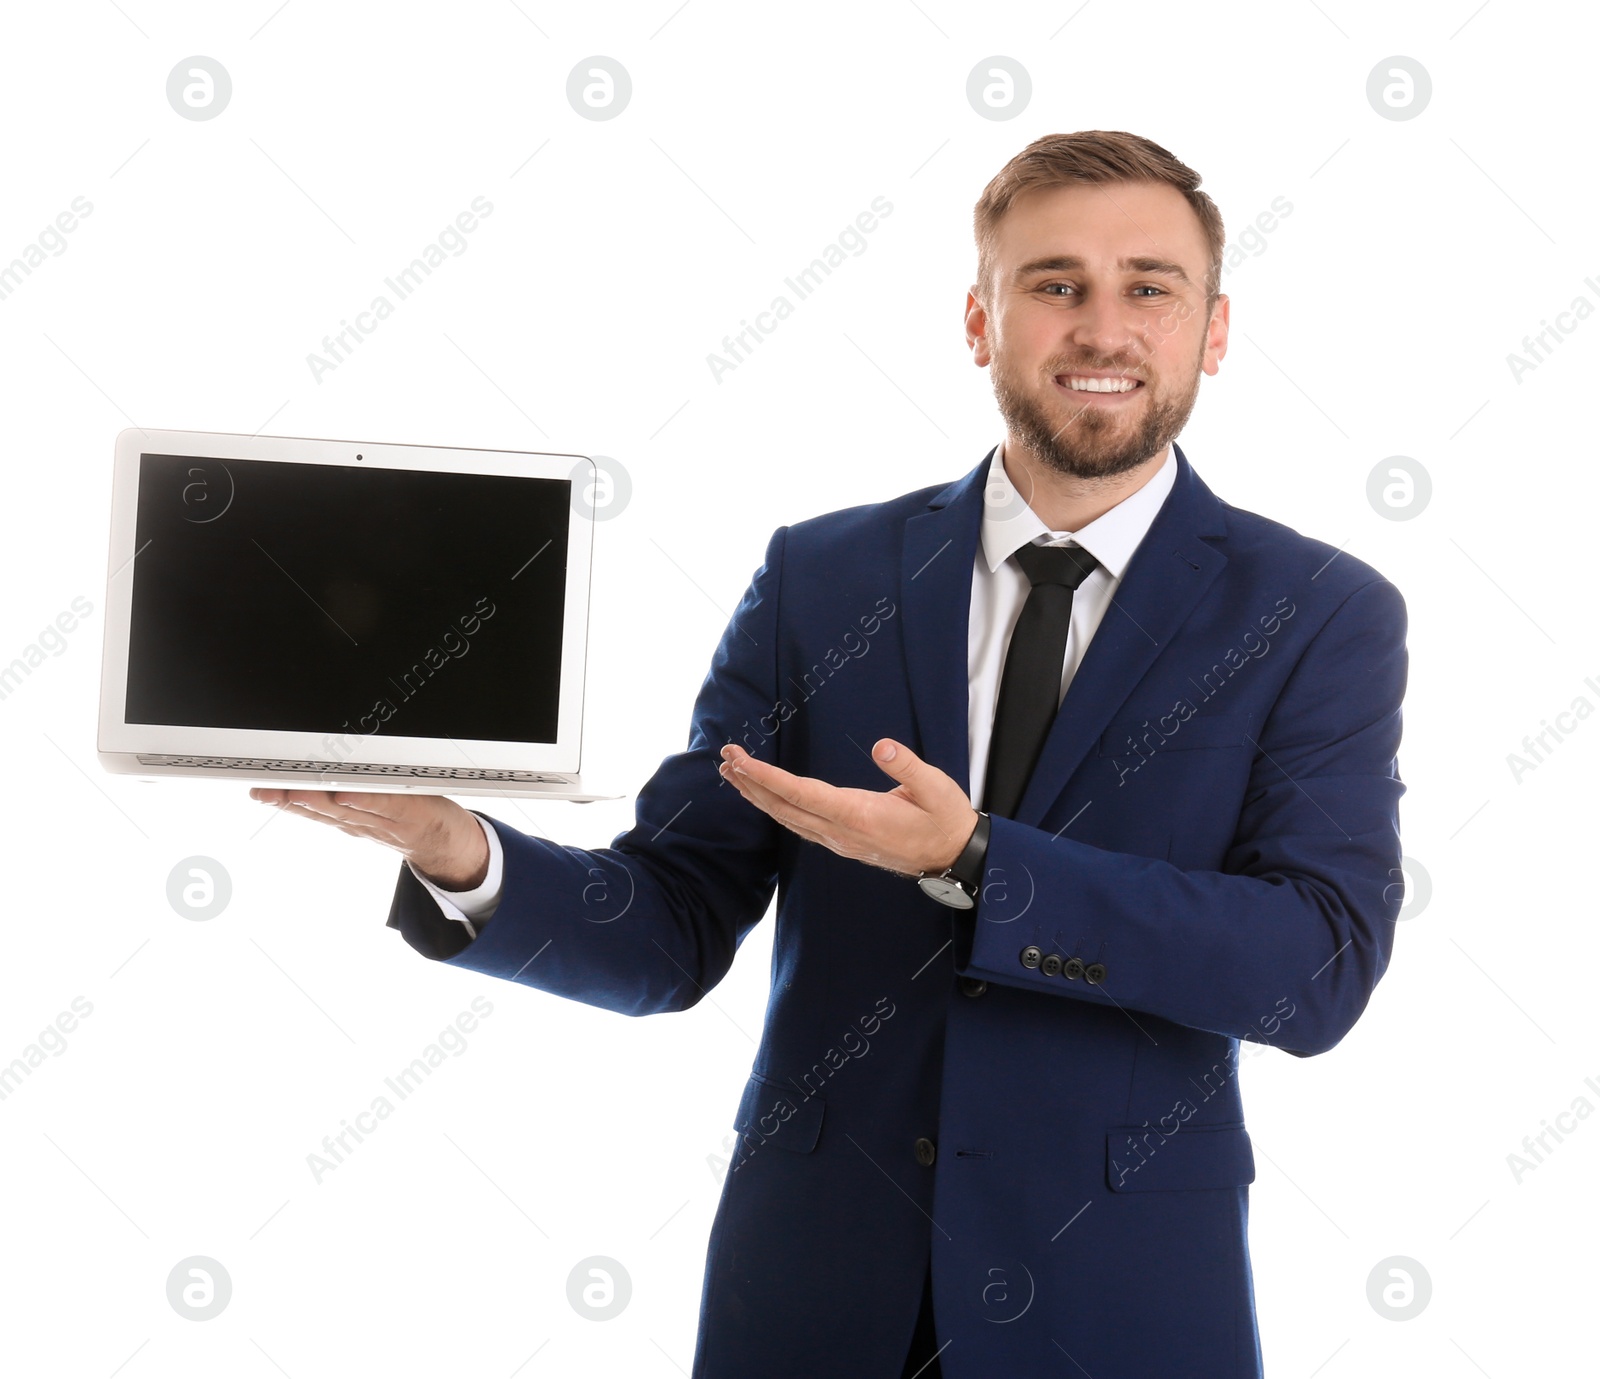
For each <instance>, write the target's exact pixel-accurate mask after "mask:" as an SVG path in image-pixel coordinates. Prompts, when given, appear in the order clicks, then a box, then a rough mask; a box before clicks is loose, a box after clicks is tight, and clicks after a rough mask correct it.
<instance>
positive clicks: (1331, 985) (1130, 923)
mask: <svg viewBox="0 0 1600 1379" xmlns="http://www.w3.org/2000/svg"><path fill="white" fill-rule="evenodd" d="M1405 633H1406V612H1405V603H1404V601H1403V600H1402V598H1401V596H1400V593H1399V591H1398V590H1397V589H1396V588H1395V587H1394V586H1393V585H1392V584H1390V583H1388V582H1387V581H1385V580H1377V581H1374V582H1372V583H1369V584H1366V585H1363V586H1361V587H1360V588H1358V589H1357V590H1355V591H1354V592H1352V593H1351V594H1350V595H1348V596H1347V597H1346V598H1345V600H1344V601H1343V603H1341V604H1340V605H1339V606H1338V608H1337V609H1336V610H1335V611H1334V613H1333V614H1332V616H1330V617H1329V619H1328V620H1327V621H1326V622H1325V623H1324V624H1323V626H1322V627H1321V628H1320V629H1319V630H1318V632H1317V635H1316V636H1315V637H1314V638H1313V639H1312V641H1311V642H1310V644H1309V645H1308V646H1307V647H1306V649H1305V651H1304V652H1303V653H1302V655H1301V657H1300V660H1299V662H1298V664H1297V665H1296V666H1295V669H1294V670H1293V671H1292V672H1291V673H1290V675H1289V678H1288V680H1287V681H1286V682H1285V684H1284V687H1283V689H1282V691H1281V692H1280V694H1279V696H1278V699H1277V701H1276V703H1275V704H1274V705H1273V708H1272V710H1271V712H1270V713H1269V714H1268V715H1267V718H1266V721H1265V722H1264V724H1263V726H1262V728H1261V730H1260V737H1259V739H1258V740H1257V742H1256V751H1255V756H1254V762H1253V765H1252V768H1251V774H1250V778H1249V783H1248V786H1247V788H1246V792H1245V795H1244V800H1243V807H1242V809H1241V810H1240V815H1239V823H1238V828H1237V830H1236V832H1235V834H1234V838H1233V842H1232V845H1231V847H1230V848H1229V850H1228V852H1227V855H1226V857H1225V859H1224V861H1223V865H1222V868H1221V870H1219V871H1187V870H1180V869H1179V868H1178V867H1175V866H1173V865H1172V864H1171V863H1169V862H1165V861H1159V860H1155V859H1151V858H1147V857H1140V856H1135V855H1133V854H1131V853H1120V852H1111V851H1107V850H1104V849H1101V848H1097V847H1093V846H1091V845H1089V844H1086V843H1079V842H1073V841H1070V840H1068V839H1066V838H1057V837H1053V836H1052V835H1051V834H1049V833H1047V832H1045V831H1044V830H1042V829H1038V828H1032V827H1029V826H1027V825H1024V824H1019V823H1016V822H1015V821H1013V820H1010V819H1000V818H997V819H995V820H994V821H993V825H992V832H991V835H990V840H989V852H988V857H987V859H986V862H985V876H986V883H987V884H986V885H985V886H984V888H983V891H982V894H981V895H980V897H979V901H978V905H977V907H976V908H975V909H974V910H969V911H965V912H958V913H957V915H956V917H955V921H954V923H955V961H956V970H957V972H958V973H961V974H962V975H970V976H974V977H982V978H986V979H988V980H991V981H998V982H1002V983H1006V984H1008V985H1013V986H1020V987H1025V988H1027V989H1029V990H1035V991H1041V992H1046V993H1048V994H1050V995H1054V996H1060V997H1062V998H1064V999H1067V1000H1078V1001H1091V1002H1095V1003H1097V1004H1104V1005H1108V1006H1119V1007H1122V1008H1123V1009H1124V1010H1126V1011H1128V1012H1129V1013H1130V1015H1132V1016H1133V1017H1134V1018H1135V1019H1136V1018H1137V1013H1138V1012H1140V1011H1146V1012H1149V1013H1150V1014H1152V1015H1156V1016H1160V1017H1162V1018H1164V1019H1167V1020H1171V1021H1175V1022H1176V1023H1178V1024H1181V1025H1187V1026H1190V1027H1192V1028H1196V1029H1203V1030H1209V1031H1212V1032H1214V1033H1218V1034H1225V1035H1230V1036H1232V1037H1235V1038H1239V1039H1251V1040H1254V1041H1255V1042H1258V1043H1265V1044H1271V1045H1274V1046H1276V1047H1279V1048H1282V1049H1284V1050H1285V1051H1287V1052H1290V1053H1296V1054H1300V1055H1310V1054H1316V1053H1322V1052H1325V1051H1326V1050H1328V1049H1331V1048H1332V1047H1333V1046H1334V1045H1335V1044H1337V1043H1338V1042H1339V1040H1340V1039H1342V1038H1343V1037H1344V1036H1345V1034H1346V1033H1348V1032H1349V1030H1350V1028H1351V1027H1352V1026H1353V1025H1354V1024H1355V1022H1356V1020H1357V1019H1358V1018H1359V1016H1360V1015H1361V1012H1362V1011H1363V1010H1364V1009H1365V1008H1366V1004H1367V1001H1368V998H1369V997H1370V996H1371V994H1372V990H1373V988H1374V987H1375V986H1376V985H1377V983H1378V979H1379V978H1380V977H1382V975H1383V973H1384V969H1385V968H1386V967H1387V966H1388V962H1389V955H1390V952H1391V950H1392V947H1393V944H1394V926H1395V920H1396V918H1397V916H1398V914H1399V909H1400V904H1401V899H1402V895H1401V891H1402V887H1401V885H1400V883H1399V878H1400V877H1401V875H1402V873H1401V870H1400V840H1399V817H1398V805H1399V799H1400V796H1401V794H1402V793H1403V791H1404V789H1405V787H1404V785H1402V784H1401V781H1400V777H1399V772H1398V769H1397V764H1396V752H1397V750H1398V747H1399V743H1400V713H1401V699H1402V698H1403V696H1404V692H1405V683H1406V649H1405ZM1030 947H1032V948H1037V949H1040V950H1042V951H1043V953H1044V954H1047V955H1048V954H1051V953H1056V954H1059V955H1060V956H1061V957H1063V958H1067V959H1070V958H1072V957H1078V958H1080V960H1081V961H1082V962H1083V963H1084V964H1098V965H1099V969H1098V970H1096V971H1095V972H1093V973H1092V975H1093V976H1095V977H1098V980H1097V981H1091V980H1088V979H1086V978H1082V977H1080V978H1078V979H1076V980H1069V979H1068V978H1067V977H1066V976H1065V975H1064V974H1056V975H1046V974H1045V972H1044V971H1042V970H1041V969H1040V967H1038V966H1035V965H1031V964H1032V961H1033V958H1034V954H1032V953H1027V951H1026V950H1027V949H1029V948H1030Z"/></svg>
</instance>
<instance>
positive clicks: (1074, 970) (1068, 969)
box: [1061, 958, 1083, 982]
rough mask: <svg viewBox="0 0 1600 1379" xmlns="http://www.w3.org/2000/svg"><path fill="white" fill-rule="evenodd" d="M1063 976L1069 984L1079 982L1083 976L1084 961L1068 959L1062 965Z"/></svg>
mask: <svg viewBox="0 0 1600 1379" xmlns="http://www.w3.org/2000/svg"><path fill="white" fill-rule="evenodd" d="M1061 975H1062V976H1063V977H1065V978H1066V979H1067V980H1068V981H1069V982H1075V981H1077V980H1078V978H1079V977H1081V976H1083V959H1082V958H1068V959H1067V960H1066V962H1064V963H1062V965H1061Z"/></svg>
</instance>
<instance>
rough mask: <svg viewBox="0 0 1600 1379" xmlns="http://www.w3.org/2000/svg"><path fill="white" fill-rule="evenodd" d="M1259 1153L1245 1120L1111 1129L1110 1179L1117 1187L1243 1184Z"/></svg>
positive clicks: (1252, 1175) (1154, 1188)
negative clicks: (1168, 1129)
mask: <svg viewBox="0 0 1600 1379" xmlns="http://www.w3.org/2000/svg"><path fill="white" fill-rule="evenodd" d="M1255 1180H1256V1159H1255V1154H1254V1152H1253V1151H1252V1150H1251V1148H1250V1135H1249V1132H1248V1131H1246V1130H1245V1128H1244V1126H1243V1125H1181V1124H1180V1125H1179V1126H1178V1128H1177V1130H1176V1131H1175V1132H1174V1133H1173V1134H1170V1135H1164V1134H1163V1133H1162V1132H1161V1131H1160V1130H1159V1129H1156V1130H1152V1129H1150V1128H1148V1127H1146V1126H1142V1125H1141V1126H1133V1127H1125V1128H1122V1129H1118V1130H1108V1131H1107V1132H1106V1182H1107V1183H1109V1184H1110V1186H1111V1190H1112V1191H1113V1192H1148V1191H1157V1192H1159V1191H1162V1190H1178V1189H1188V1188H1207V1187H1243V1186H1245V1185H1246V1184H1247V1183H1253V1182H1255Z"/></svg>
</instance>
